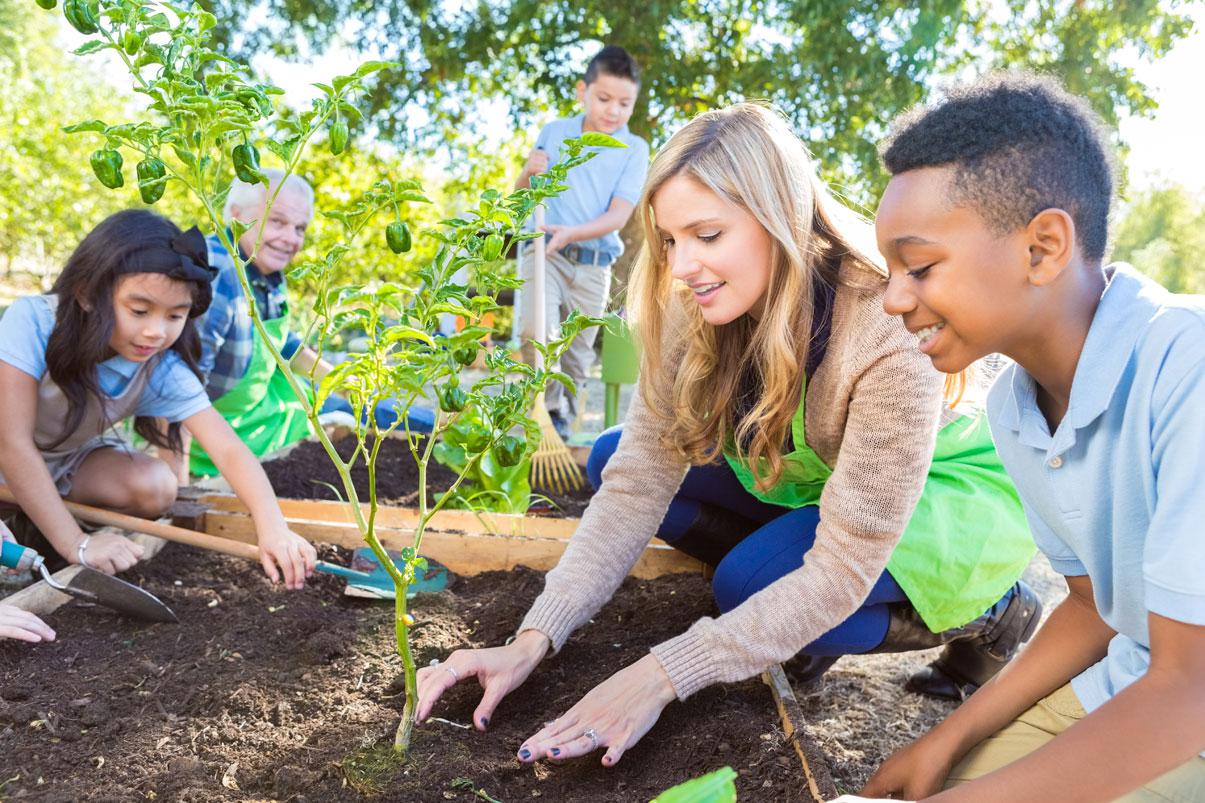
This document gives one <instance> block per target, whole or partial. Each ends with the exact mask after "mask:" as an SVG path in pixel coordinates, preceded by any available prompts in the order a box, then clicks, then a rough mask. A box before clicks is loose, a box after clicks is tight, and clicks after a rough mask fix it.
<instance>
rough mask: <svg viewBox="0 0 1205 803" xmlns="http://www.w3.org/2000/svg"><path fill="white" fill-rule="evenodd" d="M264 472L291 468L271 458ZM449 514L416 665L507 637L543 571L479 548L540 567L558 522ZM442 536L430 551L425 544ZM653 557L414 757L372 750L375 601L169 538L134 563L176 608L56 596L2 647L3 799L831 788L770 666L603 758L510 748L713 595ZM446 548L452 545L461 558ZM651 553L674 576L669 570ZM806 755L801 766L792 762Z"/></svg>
mask: <svg viewBox="0 0 1205 803" xmlns="http://www.w3.org/2000/svg"><path fill="white" fill-rule="evenodd" d="M299 451H300V450H299ZM296 454H298V452H294V455H296ZM303 454H304V453H303ZM289 459H290V460H292V459H295V458H294V457H293V455H290V458H289ZM286 464H287V461H286ZM313 468H315V469H316V468H317V466H314V467H313ZM276 469H279V470H281V471H283V472H284V474H293V472H292V471H289V470H288V466H287V465H285V466H284V468H283V469H282V468H281V466H279V465H278V466H277V467H276ZM309 470H310V469H308V468H307V469H305V471H309ZM294 476H302V477H307V478H312V477H313V475H312V474H305V473H301V474H294ZM401 496H402V494H401V493H399V494H398V497H401ZM206 504H207V505H210V506H216V507H218V508H221V507H223V506H225V507H226V508H228V509H227V510H225V511H223V510H220V509H218V510H214V509H211V510H210V511H209V512H208V513H206V514H205V515H204V516H203V517H201V520H202V522H203V523H205V524H206V525H207V526H206V529H208V530H209V531H211V532H214V531H215V530H216V531H218V532H219V534H225V535H231V536H233V537H247V536H248V535H249V534H248V533H247V532H245V530H240V529H239V528H241V527H243V526H244V525H242V524H238V521H239V519H240V518H245V517H244V516H243V515H242V514H240V513H239V512H238V510H237V509H236V506H235V505H233V504H230V502H229V500H226V501H225V502H223V501H222V499H221V498H220V497H210V498H209V499H208V500H206ZM283 504H284V505H285V506H286V513H288V512H289V510H293V511H294V513H296V512H297V511H300V510H307V511H309V514H310V516H311V519H312V521H311V522H310V524H311V525H312V526H313V527H315V528H318V529H321V528H326V529H325V530H323V531H324V532H326V533H327V534H328V535H330V534H332V533H337V531H338V530H339V529H340V528H339V526H338V525H339V523H338V522H335V523H331V522H326V521H324V520H323V516H324V515H326V512H327V511H326V510H320V506H319V505H318V503H315V502H301V501H286V502H284V503H283ZM388 515H390V516H394V517H396V518H395V519H393V520H392V521H393V525H394V528H395V530H396V534H397V537H398V539H399V540H398V544H397V545H400V544H401V543H402V540H401V539H402V538H404V537H405V536H406V535H407V532H406V526H405V517H406V512H405V511H404V510H396V511H391V512H390V513H389V514H388ZM449 517H450V518H449V519H448V520H447V521H443V522H441V523H440V525H439V526H438V527H436V528H435V529H433V530H432V531H431V533H430V535H429V536H428V537H429V538H430V539H431V540H430V541H429V542H428V543H429V544H430V546H431V547H432V549H430V550H427V551H428V553H429V554H431V555H432V557H436V558H437V559H441V560H442V561H443V562H445V563H447V564H448V565H449V566H450V567H451V568H452V569H453V571H455V572H458V574H459V576H458V577H456V579H454V581H453V582H452V584H451V585H450V587H449V589H448V590H447V591H446V592H444V593H442V594H440V595H435V596H430V597H425V598H424V597H420V598H419V599H418V600H416V602H415V604H414V605H413V606H412V611H413V613H414V615H415V617H416V619H417V620H418V622H419V626H418V627H417V629H416V632H415V648H416V651H417V653H418V657H419V659H420V660H421V661H423V662H425V661H427V660H429V659H430V658H432V657H437V656H439V657H442V656H444V655H446V654H447V652H449V651H450V650H451V649H454V648H456V647H460V646H491V645H496V644H499V643H501V642H502V641H504V640H505V639H506V637H507V636H508V635H509V634H510V633H511V632H513V629H514V627H515V626H516V624H517V623H518V621H519V620H520V619H521V617H522V615H523V613H524V612H525V611H526V609H527V607H528V606H529V605H530V604H531V602H532V600H534V598H535V597H536V596H537V595H538V593H539V592H540V590H541V588H542V585H543V577H542V574H541V573H540V572H538V571H535V570H532V569H528V568H513V569H510V570H509V571H480V572H479V573H476V572H477V570H479V569H480V568H481V564H482V562H483V559H482V558H481V557H480V555H481V554H483V553H484V554H487V555H493V557H490V558H489V560H494V559H497V558H498V556H501V558H502V559H505V560H506V561H507V565H509V566H515V565H516V564H519V563H524V562H528V561H526V556H527V555H528V554H535V555H537V556H539V555H543V556H545V558H551V562H552V563H554V562H555V556H556V555H557V554H559V549H563V546H564V541H565V540H566V539H567V538H568V534H569V533H571V532H572V527H573V526H574V522H572V521H565V520H558V519H540V518H529V517H477V516H474V515H473V514H470V513H458V512H451V511H450V512H449ZM483 522H484V524H483ZM294 526H295V528H298V529H299V530H300V531H302V532H304V529H303V528H302V527H300V526H299V525H298V524H296V523H295V524H294ZM342 529H343V530H344V532H345V533H346V534H352V535H354V533H353V532H352V531H351V530H350V529H348V528H347V526H346V525H344V526H343V528H342ZM499 532H501V533H504V534H503V535H498V534H496V533H499ZM240 533H241V535H240ZM386 536H387V537H386V538H385V539H383V540H385V541H386V542H388V541H389V540H390V538H389V533H388V532H387V533H386ZM440 536H443V537H445V541H446V543H445V547H446V551H447V553H448V554H447V555H445V556H443V557H440V556H439V555H436V554H435V553H436V552H437V551H438V549H437V547H438V545H439V543H440ZM456 539H461V540H459V541H457V540H456ZM466 539H468V540H466ZM472 539H475V540H472ZM490 539H493V540H494V541H498V542H502V543H505V544H507V545H508V546H507V548H506V549H503V550H495V551H494V552H492V553H491V552H490V550H488V549H485V547H484V545H485V544H487V543H488V542H489V541H490ZM328 540H335V539H328ZM533 545H534V546H535V549H534V551H533V549H532V546H533ZM554 550H556V551H554ZM326 551H327V553H328V554H326V555H324V557H326V558H329V559H334V560H342V561H344V562H346V559H347V555H346V552H345V551H343V550H341V549H339V548H337V547H327V548H326ZM660 552H661V555H660V556H658V555H657V550H653V552H652V554H653V557H652V558H648V556H647V555H646V558H647V560H646V561H645V562H646V564H647V565H646V568H647V572H646V574H648V575H649V577H648V578H645V579H641V578H638V577H629V578H628V580H626V581H625V583H624V585H623V587H622V588H621V589H620V591H619V592H618V594H617V595H616V597H615V598H614V600H613V601H612V602H611V603H610V604H609V605H608V606H607V607H606V608H604V609H603V610H602V611H601V612H600V614H599V615H598V616H596V617H595V619H594V620H593V621H592V622H591V623H590V624H588V625H587V626H585V627H584V628H582V629H581V630H580V631H579V632H578V633H577V634H575V636H574V638H573V639H572V640H571V641H570V643H569V644H568V645H567V646H566V648H565V649H564V650H563V651H562V652H561V653H560V654H559V655H557V656H555V657H554V658H551V659H549V660H547V661H545V662H544V663H543V664H542V665H541V666H540V667H539V669H538V670H537V671H536V673H535V674H534V675H533V676H532V678H531V679H529V681H528V682H527V683H526V684H524V686H523V687H521V688H520V689H518V690H516V691H515V692H513V693H512V694H511V695H510V696H509V697H508V698H507V699H506V700H505V701H504V702H503V703H502V705H501V706H500V708H499V709H498V711H497V712H496V714H495V715H494V717H493V725H492V727H491V730H490V732H489V733H486V734H481V733H478V732H476V731H474V730H470V729H465V728H463V727H459V725H462V724H463V723H467V722H468V720H469V718H470V715H471V713H472V710H473V708H474V707H475V706H476V704H477V700H478V699H479V695H480V690H479V688H478V687H477V686H476V685H475V684H462V685H461V686H459V687H457V688H455V689H453V690H452V691H451V692H449V694H448V695H447V696H446V698H445V700H444V701H443V702H442V703H441V704H440V706H439V708H438V709H437V711H436V712H435V716H437V717H439V718H440V719H441V720H444V721H432V722H430V723H428V724H426V725H424V726H422V727H420V728H419V729H417V730H416V732H415V741H414V743H413V746H412V761H411V763H409V764H408V765H405V766H400V767H399V766H395V765H391V764H390V763H389V762H388V761H383V758H382V757H383V756H385V755H386V754H387V753H388V750H387V745H389V744H390V743H391V738H392V732H393V728H394V727H395V725H396V722H397V716H398V714H399V711H400V707H401V697H400V696H399V695H400V685H399V684H397V674H398V667H399V664H398V661H397V659H396V656H394V654H393V633H392V627H391V617H392V608H391V607H390V606H389V605H387V604H385V605H382V604H379V603H371V602H365V601H360V600H354V599H349V598H346V597H344V596H343V595H342V582H341V581H338V580H336V579H334V578H329V577H326V576H322V575H318V576H316V577H315V579H314V581H313V583H312V584H311V586H310V587H309V588H308V589H307V590H306V591H304V592H301V593H288V592H283V591H278V590H275V589H273V588H272V587H271V586H270V584H269V583H268V582H267V581H266V579H265V578H264V577H263V575H262V573H261V572H260V570H259V568H258V567H257V566H255V565H252V564H250V563H248V562H245V561H239V560H237V559H233V558H227V557H224V556H219V555H214V554H206V553H202V552H199V551H196V550H193V549H189V548H184V547H179V546H176V545H169V546H168V547H167V548H166V549H165V550H163V552H162V553H160V555H159V556H158V557H156V558H155V559H154V560H153V561H151V562H150V563H147V564H144V565H141V566H139V567H136V569H135V570H133V571H132V572H130V573H129V574H128V577H129V579H131V580H132V581H133V582H136V583H140V584H142V585H143V586H144V587H146V588H147V589H148V590H150V591H152V593H155V594H157V595H159V596H160V597H161V598H163V599H164V600H165V601H166V602H167V603H168V604H169V605H171V606H172V607H173V608H174V609H175V610H176V612H177V613H178V615H179V616H180V620H181V624H179V625H152V626H148V625H143V624H139V623H134V622H130V621H126V620H122V619H120V618H118V617H117V616H115V615H111V614H109V613H107V612H105V611H102V610H98V609H88V610H84V609H81V608H79V607H77V606H76V605H75V604H74V603H71V604H68V605H66V606H64V607H63V608H60V609H59V610H58V611H56V612H55V613H53V614H51V615H50V616H49V617H48V619H49V620H50V622H51V623H52V625H53V626H54V627H55V628H56V630H57V631H58V633H59V639H58V641H57V642H55V643H53V644H45V645H36V646H28V645H18V644H13V643H3V642H0V728H2V729H0V751H3V753H4V755H5V758H6V766H8V767H11V768H12V769H11V771H9V772H7V773H6V775H5V778H4V779H0V781H2V780H7V779H10V778H11V779H12V780H9V781H7V783H6V784H5V785H4V786H3V787H2V788H0V794H3V795H4V796H5V797H6V798H7V799H13V800H19V799H25V798H29V799H38V800H64V801H66V800H72V801H74V800H132V799H155V798H157V799H160V800H181V801H193V800H197V801H201V800H206V801H208V800H246V799H275V800H294V801H302V800H305V801H314V800H349V799H350V800H355V799H376V800H397V801H403V800H404V801H444V800H458V799H459V800H466V801H467V800H478V799H480V798H478V797H476V796H475V795H474V793H473V791H472V789H470V788H466V787H465V786H463V783H464V780H463V779H467V780H468V781H469V782H471V784H472V785H473V786H474V788H477V789H482V790H484V791H486V792H488V793H489V794H490V795H492V796H493V797H494V798H496V799H498V800H502V801H516V800H527V799H531V798H539V797H543V798H545V799H549V800H557V801H575V800H590V801H600V800H615V801H628V800H648V799H650V798H651V797H653V796H655V795H656V794H657V793H658V792H660V791H662V790H664V789H665V788H667V787H669V786H672V785H674V784H675V783H679V782H681V781H683V780H686V779H687V778H690V777H694V776H697V775H700V774H703V773H705V772H707V771H710V770H713V769H716V768H718V767H721V766H724V765H730V766H732V767H733V768H735V769H736V770H737V771H738V772H739V773H740V774H739V776H738V789H739V790H740V794H741V799H742V800H812V799H814V794H813V791H811V790H816V791H823V792H828V791H831V786H829V785H828V784H829V783H830V782H829V781H828V777H827V768H826V766H825V765H824V761H823V758H822V757H821V756H820V755H819V754H818V752H816V751H815V748H814V747H812V746H811V743H810V742H809V741H808V739H807V737H806V734H805V733H803V731H802V730H798V731H796V730H795V729H796V728H798V727H799V725H798V723H799V719H798V718H799V711H798V705H797V704H796V703H794V701H793V700H792V699H791V697H790V692H789V685H787V684H786V683H784V682H782V678H781V677H779V678H778V682H777V684H776V685H767V684H766V683H763V682H761V681H758V680H750V681H746V682H744V683H740V684H732V685H726V686H721V687H715V688H712V689H708V690H706V691H704V692H701V693H700V694H697V695H696V696H695V697H693V698H691V699H690V700H689V701H687V702H686V703H684V704H673V705H671V706H670V707H668V708H667V709H666V711H665V713H664V714H663V716H662V718H661V720H660V721H659V722H658V724H657V725H656V726H655V727H654V729H653V730H652V731H650V733H649V734H647V735H646V736H645V737H644V739H642V740H641V742H640V743H639V744H638V745H637V746H636V747H634V748H633V749H632V750H630V751H629V752H628V753H627V754H626V755H625V756H624V758H623V761H622V762H621V763H620V764H619V766H618V767H616V768H614V769H604V768H603V767H602V766H601V765H600V764H599V762H598V756H594V757H592V758H589V759H581V760H577V761H572V762H567V763H565V764H563V765H555V764H550V763H541V764H539V765H537V766H535V767H526V766H523V765H520V764H519V762H518V761H517V760H516V759H515V756H514V753H515V751H516V750H517V748H518V746H519V744H520V742H521V741H522V740H523V739H524V738H526V737H527V736H529V735H531V734H532V733H534V732H535V731H536V730H538V729H539V727H540V724H541V722H542V721H543V720H544V719H547V718H550V717H551V716H553V715H555V714H558V713H560V712H562V711H564V710H565V709H567V708H568V707H569V706H571V705H572V704H573V703H574V702H576V701H577V700H578V699H580V697H581V696H582V695H583V694H584V693H585V692H586V691H588V690H589V689H590V688H592V687H593V686H594V685H595V684H597V683H599V682H600V681H602V680H603V679H605V678H606V677H607V676H608V675H609V674H610V673H612V672H614V671H616V670H618V669H619V668H621V667H622V666H624V665H626V664H628V663H631V662H632V661H634V660H636V659H637V658H638V657H639V656H641V655H642V654H644V653H645V652H646V651H647V649H648V648H649V647H650V646H652V645H653V644H655V643H657V642H659V641H661V640H664V639H666V638H668V637H670V636H672V635H676V634H677V633H679V632H681V631H682V630H683V629H684V628H685V627H687V626H688V625H689V624H690V622H691V621H693V620H694V619H696V618H698V617H699V616H702V615H706V614H708V613H709V612H711V609H712V602H711V597H710V592H709V588H708V584H707V582H706V580H705V579H704V578H703V577H702V575H701V574H699V573H698V572H697V571H685V572H683V571H681V569H682V568H686V569H690V568H692V567H691V566H690V564H688V563H687V564H684V562H683V561H682V560H681V556H679V557H678V558H676V559H673V560H671V558H670V556H673V555H677V554H678V553H674V552H673V551H672V550H668V549H667V548H665V547H664V546H662V547H661V550H660ZM336 553H338V554H336ZM456 555H462V556H463V560H464V561H466V563H465V564H464V565H461V566H460V567H459V568H458V565H457V560H458V559H457V558H456ZM474 556H476V557H474ZM658 561H661V562H662V564H663V565H664V566H671V565H672V566H674V567H675V568H676V569H678V570H679V571H678V572H677V573H673V574H669V573H666V572H667V570H666V569H664V568H660V569H659V568H657V565H658V564H657V562H658ZM530 562H535V563H538V562H539V560H535V561H530ZM465 565H469V566H472V567H473V568H472V569H465V568H464V566H465ZM547 565H551V563H548V564H547ZM470 575H471V576H470ZM658 575H659V576H658ZM772 689H774V690H776V691H777V692H778V695H779V698H778V703H777V706H778V710H776V697H775V696H774V695H772ZM784 694H785V698H783V697H782V695H784ZM792 707H793V711H792ZM784 712H785V713H786V714H787V715H788V718H787V719H786V720H785V722H786V725H785V726H784V719H782V718H781V716H780V715H781V714H782V713H784ZM792 716H793V717H794V719H792ZM807 752H810V758H811V764H806V763H804V762H801V756H802V755H803V754H804V753H807ZM600 755H601V754H600ZM809 776H811V777H809ZM458 784H459V785H458Z"/></svg>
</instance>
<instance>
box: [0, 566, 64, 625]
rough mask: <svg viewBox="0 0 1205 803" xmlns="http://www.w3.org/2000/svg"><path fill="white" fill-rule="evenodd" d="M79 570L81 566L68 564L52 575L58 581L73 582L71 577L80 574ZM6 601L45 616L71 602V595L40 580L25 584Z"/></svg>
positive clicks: (5, 599) (60, 582)
mask: <svg viewBox="0 0 1205 803" xmlns="http://www.w3.org/2000/svg"><path fill="white" fill-rule="evenodd" d="M79 570H80V567H79V566H68V567H66V568H64V569H59V570H58V571H57V572H55V573H54V574H53V575H51V577H53V578H54V580H55V582H56V583H59V584H60V585H67V584H68V583H69V582H71V578H73V577H75V576H76V575H77V574H79ZM4 601H5V602H6V603H8V604H9V605H15V606H16V607H18V608H20V609H21V610H24V611H29V612H30V613H32V614H34V615H36V616H45V615H47V614H49V613H54V612H55V611H56V610H58V609H59V607H61V606H62V605H64V604H65V603H67V602H70V601H71V597H70V596H68V595H67V594H64V593H63V592H62V591H58V590H56V589H53V588H51V587H50V584H49V583H47V582H46V581H45V580H39V581H38V582H36V583H34V584H32V585H28V586H25V588H23V589H21V590H20V591H18V592H17V593H15V594H10V595H8V596H7V597H5V598H4Z"/></svg>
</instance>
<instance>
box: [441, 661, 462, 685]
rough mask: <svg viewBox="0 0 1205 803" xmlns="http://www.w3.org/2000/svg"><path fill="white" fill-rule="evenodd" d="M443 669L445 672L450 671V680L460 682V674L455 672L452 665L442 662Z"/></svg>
mask: <svg viewBox="0 0 1205 803" xmlns="http://www.w3.org/2000/svg"><path fill="white" fill-rule="evenodd" d="M444 671H445V672H448V673H450V674H451V675H452V680H454V681H456V682H457V683H459V682H460V675H458V674H456V670H455V669H453V668H452V667H450V666H448V665H447V664H444Z"/></svg>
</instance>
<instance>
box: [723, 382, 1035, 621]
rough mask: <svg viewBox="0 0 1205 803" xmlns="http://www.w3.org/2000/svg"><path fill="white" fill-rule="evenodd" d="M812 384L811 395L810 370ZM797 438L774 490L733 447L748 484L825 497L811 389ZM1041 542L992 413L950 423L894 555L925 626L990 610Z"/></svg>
mask: <svg viewBox="0 0 1205 803" xmlns="http://www.w3.org/2000/svg"><path fill="white" fill-rule="evenodd" d="M803 390H804V394H803V395H806V392H807V380H806V378H805V379H804V387H803ZM791 437H792V442H793V445H794V451H792V452H790V453H788V454H786V455H784V456H783V471H782V477H781V479H780V480H779V482H778V484H777V485H775V486H774V487H772V488H770V489H769V490H767V491H765V492H763V491H760V490H758V488H757V485H756V483H755V482H754V478H753V472H752V470H751V469H750V467H749V465H748V464H747V463H746V462H745V461H743V460H741V459H738V458H737V457H736V456H735V455H733V454H732V453H731V452H730V451H728V450H726V451H725V454H724V456H725V457H726V458H727V459H728V464H729V465H730V466H731V467H732V470H733V472H735V473H736V476H737V478H738V479H739V480H740V481H741V484H742V485H744V486H745V489H746V490H748V491H749V493H751V494H753V495H754V496H756V497H757V498H758V499H761V500H762V501H763V502H769V503H771V504H776V505H782V506H784V507H788V508H792V509H794V508H800V507H805V506H807V505H819V504H820V493H821V492H822V491H823V490H824V484H825V482H827V481H828V478H829V476H830V475H831V474H832V473H833V472H832V469H831V468H829V467H828V466H827V465H826V464H825V463H824V461H823V460H821V459H820V456H819V455H818V454H816V453H815V452H814V451H812V450H811V449H810V448H809V447H808V445H807V440H806V439H805V438H804V402H803V398H802V396H801V398H800V402H799V410H798V411H797V412H796V414H795V418H794V419H793V420H792V421H791ZM1035 549H1036V547H1035V546H1034V543H1033V538H1032V536H1031V535H1030V534H1029V525H1028V523H1027V522H1026V520H1025V514H1024V512H1023V511H1022V509H1021V502H1020V499H1019V498H1018V497H1017V491H1016V489H1015V488H1014V487H1013V484H1012V481H1011V480H1009V478H1008V475H1007V474H1006V473H1005V471H1004V466H1003V465H1001V463H1000V458H999V457H998V456H997V454H996V448H995V446H993V445H992V439H991V433H990V432H989V430H988V424H987V417H986V416H985V415H984V414H983V413H982V412H979V413H976V414H973V415H964V416H961V417H959V418H957V419H955V420H954V421H951V422H950V423H949V424H947V425H946V426H944V427H942V429H941V431H939V432H938V433H937V447H936V449H935V451H934V453H933V464H932V466H931V467H930V468H929V477H928V479H927V480H926V481H925V488H924V491H923V492H922V493H921V497H920V501H918V502H917V504H916V509H915V510H914V511H913V513H912V518H911V519H910V520H909V522H908V526H907V527H906V528H905V529H904V534H903V536H902V537H901V538H900V542H899V543H898V544H897V545H896V547H895V551H894V552H892V554H891V559H890V560H889V561H888V562H887V571H889V572H890V573H891V576H892V577H893V578H895V581H896V582H897V583H899V585H900V588H902V589H903V591H904V593H905V594H907V595H908V599H909V601H910V602H911V603H912V605H913V606H914V607H915V608H916V611H917V613H919V614H920V616H921V618H922V619H924V621H925V624H926V625H928V627H929V629H930V630H932V631H933V632H935V633H937V632H941V631H943V630H949V629H950V628H953V627H959V626H961V625H964V624H966V623H967V622H969V621H971V620H972V619H975V618H977V617H979V616H981V615H982V614H983V612H984V611H986V610H987V609H988V608H990V607H991V606H992V605H994V604H995V603H996V602H997V601H998V600H999V599H1000V597H1002V596H1003V595H1004V592H1006V591H1007V590H1008V589H1009V588H1010V587H1011V586H1012V584H1013V583H1015V582H1016V581H1017V579H1018V578H1019V577H1020V576H1021V572H1023V571H1024V570H1025V566H1026V565H1027V564H1028V563H1029V560H1030V558H1032V557H1033V554H1034V552H1035Z"/></svg>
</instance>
